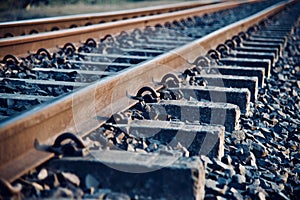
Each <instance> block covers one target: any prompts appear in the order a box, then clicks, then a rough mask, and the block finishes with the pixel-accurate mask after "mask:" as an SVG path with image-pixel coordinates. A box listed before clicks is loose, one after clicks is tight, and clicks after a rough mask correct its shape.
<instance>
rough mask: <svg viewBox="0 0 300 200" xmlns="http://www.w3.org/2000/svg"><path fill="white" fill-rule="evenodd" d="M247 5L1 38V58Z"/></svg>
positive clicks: (222, 4)
mask: <svg viewBox="0 0 300 200" xmlns="http://www.w3.org/2000/svg"><path fill="white" fill-rule="evenodd" d="M247 2H249V1H247V0H243V1H233V2H224V3H220V4H217V5H208V6H202V7H199V8H192V9H187V10H182V11H177V12H173V13H165V14H161V15H156V16H147V17H141V18H137V19H129V20H123V21H117V22H109V23H105V24H97V25H91V26H87V27H78V28H76V29H65V30H58V31H55V32H44V33H39V34H35V35H26V36H18V37H13V38H4V39H0V58H3V57H4V56H5V55H7V54H14V55H16V56H23V55H26V54H27V52H28V51H29V52H35V51H37V50H38V49H39V48H40V47H44V48H47V49H49V50H51V49H56V47H57V46H59V45H63V44H65V43H66V42H72V43H80V42H82V41H85V40H86V39H88V38H100V37H104V36H105V35H108V34H111V35H113V34H117V33H120V32H121V31H126V30H132V29H135V28H143V27H146V26H155V25H157V24H164V23H165V22H168V21H175V20H180V19H182V18H187V16H200V15H203V14H205V13H208V12H215V11H218V10H223V9H229V8H232V7H235V6H238V5H240V4H243V3H247ZM253 2H255V1H253Z"/></svg>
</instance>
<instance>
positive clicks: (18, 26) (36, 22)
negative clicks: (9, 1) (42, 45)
mask: <svg viewBox="0 0 300 200" xmlns="http://www.w3.org/2000/svg"><path fill="white" fill-rule="evenodd" d="M220 2H221V1H193V2H184V3H175V4H174V3H173V4H171V5H162V6H153V7H147V8H143V9H131V10H125V11H113V12H106V13H93V14H91V13H90V14H79V15H71V16H61V17H49V18H44V19H33V20H21V21H12V22H2V23H0V37H1V38H6V37H14V36H21V35H29V34H36V33H41V32H48V31H57V30H61V29H69V28H76V27H80V26H90V25H93V24H99V23H106V22H114V21H119V20H125V19H131V18H138V17H145V16H152V15H157V14H163V13H168V12H175V11H180V10H185V9H190V8H195V7H200V6H205V5H210V4H216V3H220Z"/></svg>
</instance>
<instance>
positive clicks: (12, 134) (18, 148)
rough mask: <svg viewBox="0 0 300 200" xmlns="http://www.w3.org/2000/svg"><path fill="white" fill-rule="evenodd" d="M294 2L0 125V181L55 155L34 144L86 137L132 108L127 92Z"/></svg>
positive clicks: (217, 32) (149, 82)
mask: <svg viewBox="0 0 300 200" xmlns="http://www.w3.org/2000/svg"><path fill="white" fill-rule="evenodd" d="M295 1H296V0H290V1H288V2H286V1H285V2H281V3H278V4H276V5H273V6H271V7H269V8H267V9H265V10H263V11H261V12H259V13H257V14H254V15H252V16H250V17H247V18H245V19H243V20H240V21H238V22H235V23H233V24H231V25H228V26H226V27H224V28H221V29H219V30H217V31H215V32H213V33H211V34H209V35H207V36H205V37H203V38H201V39H198V40H195V41H194V42H191V43H189V44H187V45H185V46H182V47H180V48H177V49H175V50H173V51H171V52H168V53H166V54H163V55H161V56H158V57H156V58H154V59H153V60H150V61H149V62H145V63H143V64H141V65H139V66H137V67H135V68H129V69H127V70H126V71H125V72H124V73H121V74H118V75H116V76H114V77H108V78H106V79H103V80H102V81H99V82H95V83H94V84H92V85H89V86H87V87H85V88H83V89H81V90H78V91H75V92H74V93H72V94H69V95H66V96H64V97H62V98H60V99H59V100H57V101H54V102H52V103H49V104H47V105H46V106H42V105H41V106H39V107H37V108H35V109H34V110H31V111H29V112H26V113H23V114H22V115H20V116H17V117H15V118H12V119H10V120H8V121H6V122H5V123H3V124H1V125H0V156H1V157H0V177H2V178H5V179H6V180H9V181H13V180H15V179H16V178H17V177H18V176H20V175H22V174H23V173H25V172H26V170H28V169H29V168H30V167H34V166H37V165H38V164H40V163H42V162H44V161H46V160H47V159H49V158H51V157H52V156H53V155H52V154H47V153H42V152H38V151H37V150H35V149H34V142H35V139H38V140H39V141H40V142H43V143H45V144H49V143H52V142H53V139H54V138H55V137H56V136H57V135H59V134H60V133H62V132H65V131H72V132H74V133H77V134H78V135H80V136H82V137H84V136H85V135H86V134H88V133H89V132H90V131H91V130H93V129H95V128H97V127H99V125H100V124H101V123H103V122H104V121H105V120H106V119H108V117H110V116H111V115H112V114H113V113H115V112H118V111H122V110H124V109H126V108H127V107H128V106H130V105H132V104H133V103H134V101H132V100H129V99H128V98H127V93H129V94H136V92H137V90H138V89H139V88H140V87H142V86H145V85H149V86H153V87H155V88H158V86H155V85H154V84H153V79H154V80H160V79H161V78H162V76H163V75H164V74H165V73H169V72H173V71H178V70H183V69H184V68H185V66H187V62H191V61H193V60H194V59H195V58H196V57H198V56H200V55H204V54H205V53H206V52H207V51H208V50H210V49H212V48H215V47H216V46H217V45H218V44H220V43H222V42H224V41H225V40H227V39H230V38H231V37H232V36H233V35H236V34H238V33H240V32H243V31H246V30H247V29H248V28H249V27H251V26H253V25H255V24H256V23H258V22H260V21H261V20H263V19H265V18H267V17H268V16H270V15H272V14H274V13H276V12H278V11H279V10H281V9H283V8H284V7H285V6H286V5H288V4H291V3H294V2H295ZM103 94H105V95H103ZM117 100H118V101H117ZM121 102H124V103H121Z"/></svg>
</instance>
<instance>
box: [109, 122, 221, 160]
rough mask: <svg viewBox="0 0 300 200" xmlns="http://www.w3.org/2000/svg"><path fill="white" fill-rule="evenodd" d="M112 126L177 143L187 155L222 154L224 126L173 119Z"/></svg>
mask: <svg viewBox="0 0 300 200" xmlns="http://www.w3.org/2000/svg"><path fill="white" fill-rule="evenodd" d="M113 126H114V127H117V128H120V129H121V130H122V131H124V132H126V133H128V134H131V135H134V136H135V137H137V138H148V139H154V140H158V141H160V142H161V143H163V144H169V145H177V144H178V142H179V143H180V144H181V145H182V146H183V147H185V148H187V150H188V151H189V156H200V155H206V156H209V157H211V158H218V159H221V158H222V157H223V155H224V127H223V126H209V125H199V124H198V123H195V124H186V123H183V122H175V121H173V122H172V121H171V122H169V121H158V120H134V121H131V122H130V123H129V124H116V125H113Z"/></svg>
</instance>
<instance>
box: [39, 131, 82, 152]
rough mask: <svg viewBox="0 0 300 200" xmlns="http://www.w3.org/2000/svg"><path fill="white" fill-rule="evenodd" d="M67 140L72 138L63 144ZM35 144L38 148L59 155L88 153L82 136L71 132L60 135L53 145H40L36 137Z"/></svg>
mask: <svg viewBox="0 0 300 200" xmlns="http://www.w3.org/2000/svg"><path fill="white" fill-rule="evenodd" d="M65 140H71V142H69V143H66V144H63V142H64V141H65ZM34 146H35V148H36V149H37V150H40V151H47V152H50V153H55V155H57V156H59V155H63V156H85V155H86V154H87V153H88V150H87V149H86V146H85V144H84V142H83V141H82V140H81V138H79V137H78V136H77V135H75V134H73V133H69V132H66V133H63V134H61V135H59V136H58V137H57V138H56V139H55V141H54V144H53V145H50V146H49V145H40V144H39V142H38V140H37V139H35V141H34Z"/></svg>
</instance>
